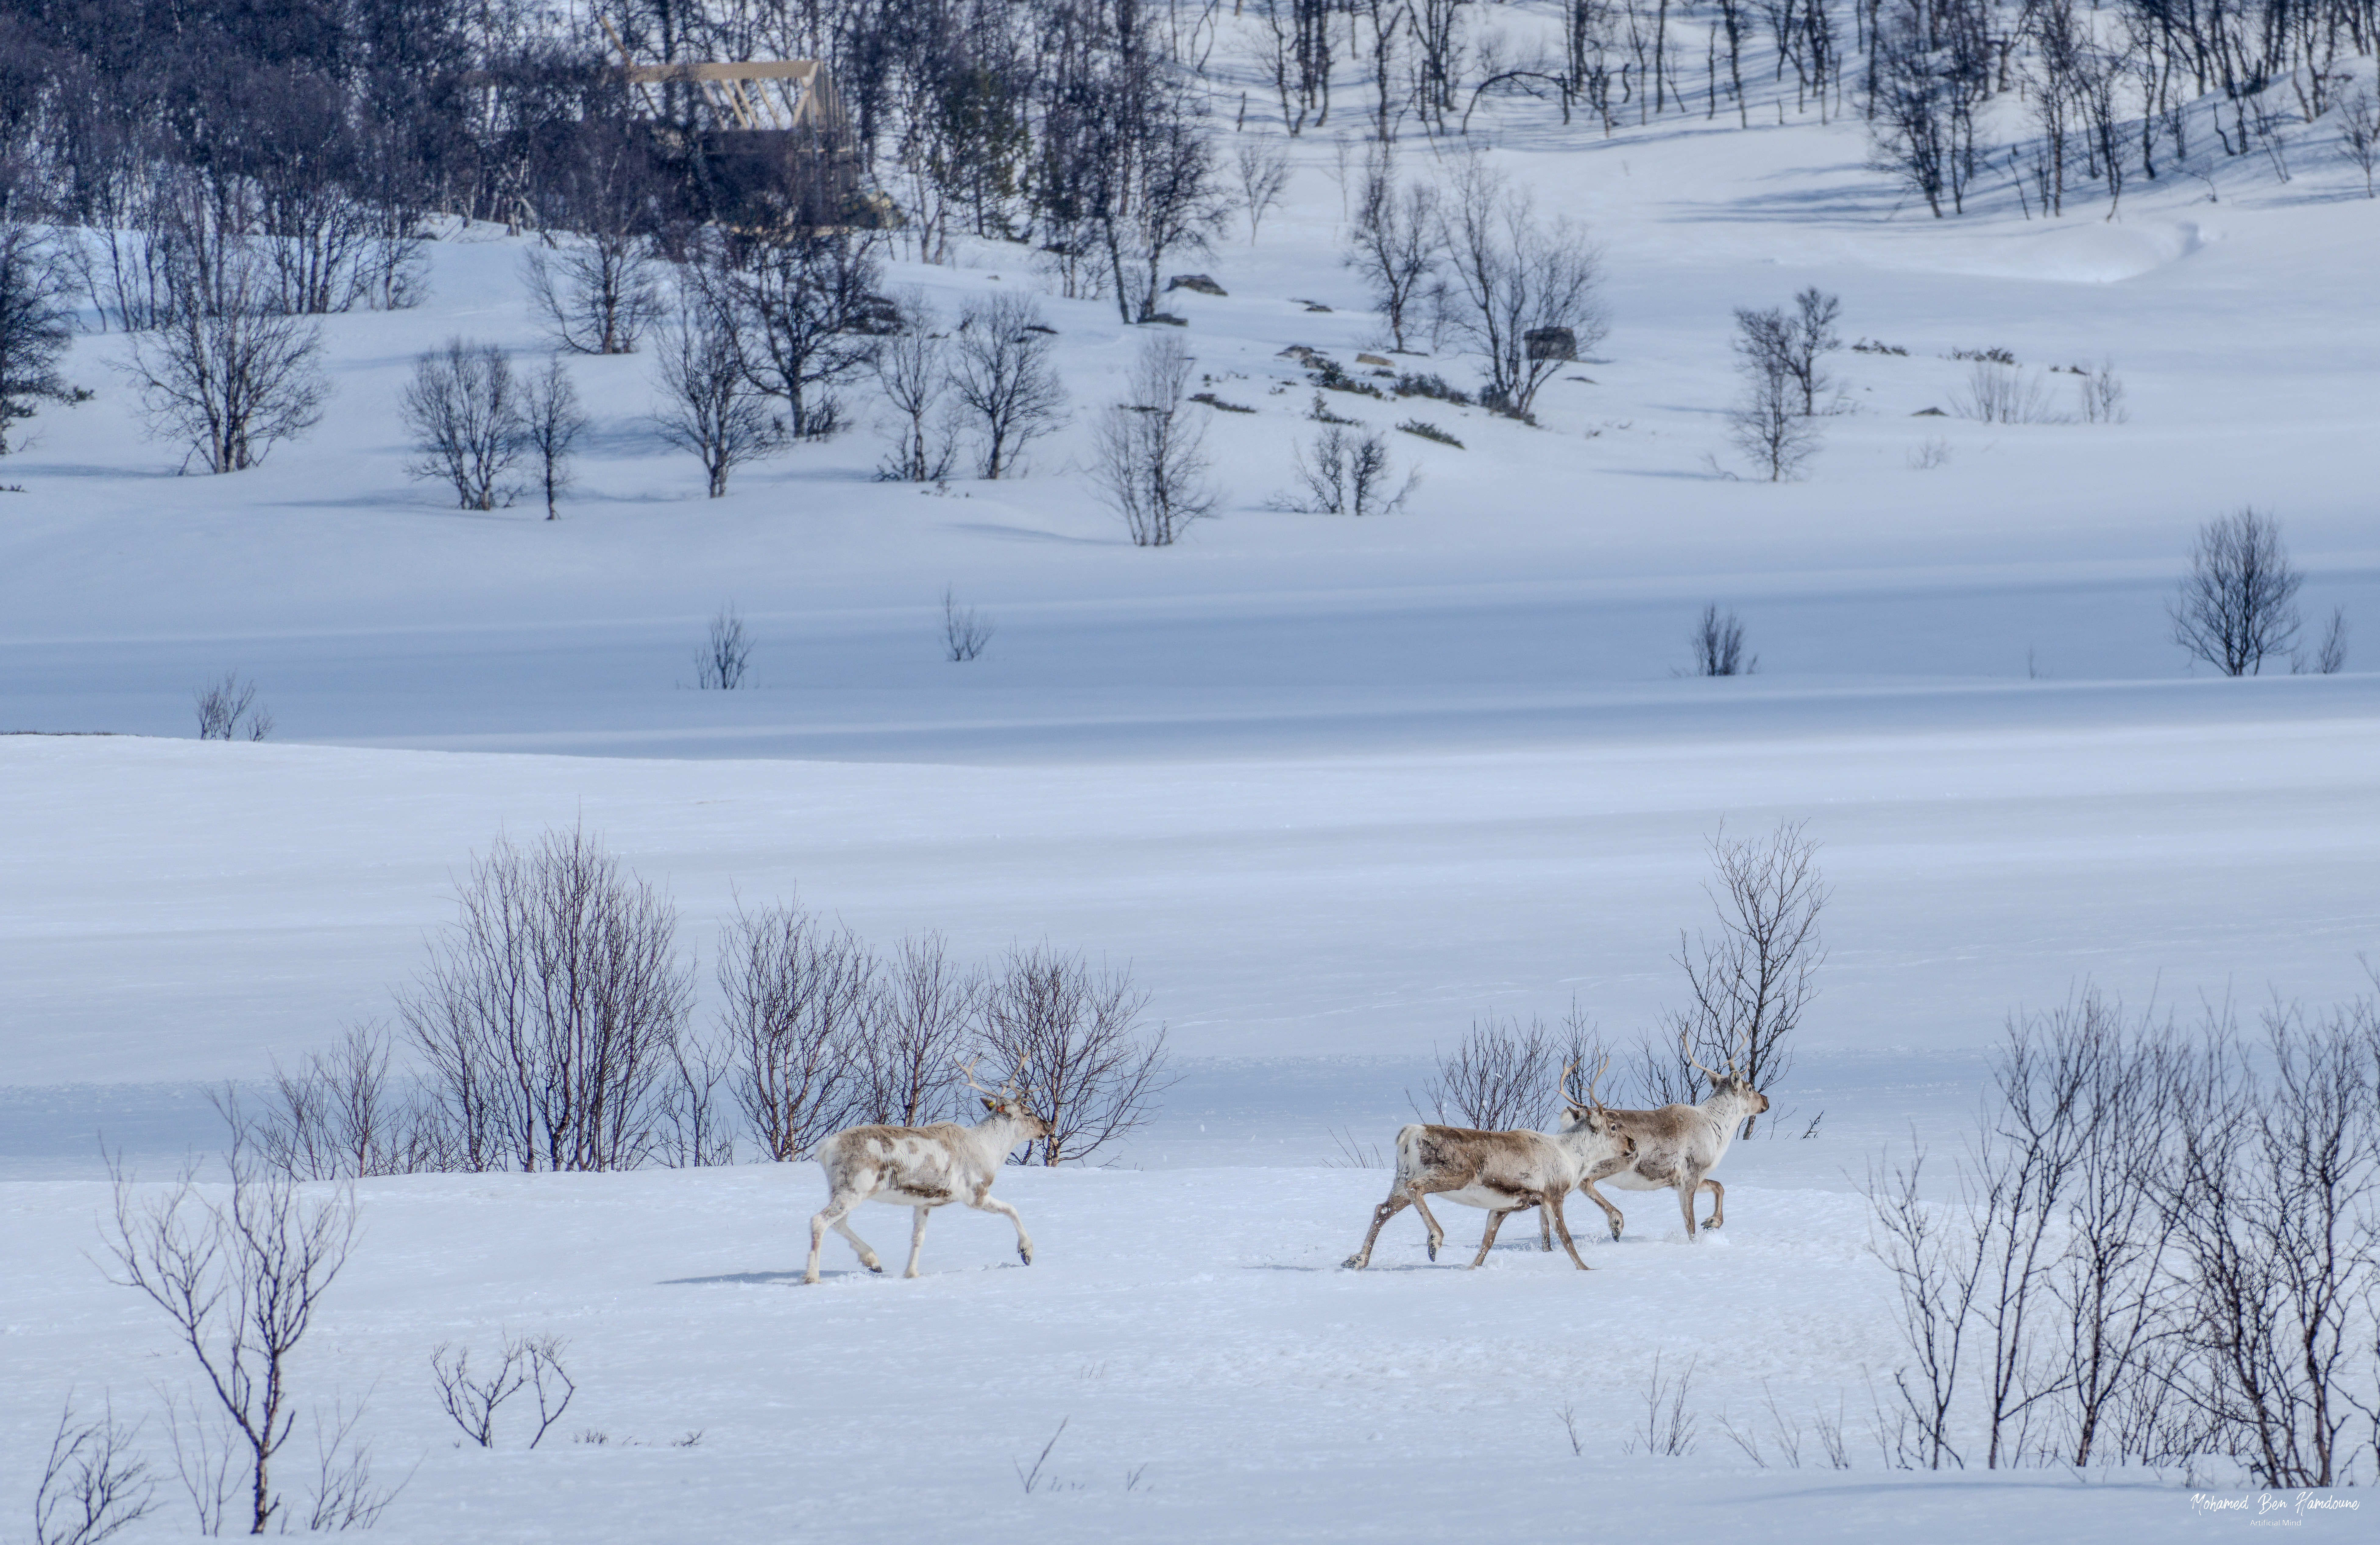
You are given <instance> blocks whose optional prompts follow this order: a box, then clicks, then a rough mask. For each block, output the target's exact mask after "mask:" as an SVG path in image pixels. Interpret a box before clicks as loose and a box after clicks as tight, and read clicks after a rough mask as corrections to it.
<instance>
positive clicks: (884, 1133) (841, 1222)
mask: <svg viewBox="0 0 2380 1545" xmlns="http://www.w3.org/2000/svg"><path fill="white" fill-rule="evenodd" d="M959 1071H960V1077H963V1078H965V1080H966V1086H967V1088H969V1089H974V1090H975V1091H976V1092H977V1093H978V1094H981V1095H982V1096H983V1097H984V1101H983V1108H984V1110H985V1112H986V1113H987V1114H986V1115H985V1117H984V1119H983V1120H981V1121H979V1122H977V1124H976V1125H973V1126H961V1125H959V1124H958V1123H956V1122H954V1121H938V1122H936V1123H935V1124H934V1125H931V1126H854V1127H851V1128H850V1129H848V1130H846V1131H843V1132H838V1133H836V1134H835V1135H834V1136H833V1137H829V1138H828V1139H827V1140H826V1141H825V1142H823V1143H820V1145H819V1149H818V1155H817V1157H818V1162H819V1167H820V1168H821V1169H823V1170H825V1171H826V1186H827V1198H826V1208H825V1210H822V1211H820V1213H819V1214H818V1216H816V1217H814V1218H812V1219H811V1220H810V1262H809V1268H808V1270H807V1271H804V1272H803V1273H802V1281H803V1282H804V1283H816V1282H817V1281H818V1280H819V1246H820V1244H821V1243H823V1242H824V1240H825V1238H826V1231H827V1230H828V1229H830V1228H832V1229H833V1230H834V1232H835V1233H837V1234H840V1235H843V1236H844V1238H845V1239H848V1240H850V1241H851V1245H852V1248H854V1249H856V1250H857V1251H858V1252H859V1263H860V1264H861V1265H862V1266H865V1267H867V1268H868V1270H869V1271H876V1272H881V1271H883V1270H884V1264H883V1262H881V1261H880V1260H879V1259H876V1252H875V1251H874V1250H871V1249H869V1248H868V1241H867V1240H865V1239H862V1238H861V1237H859V1235H856V1234H855V1233H853V1232H852V1228H851V1223H850V1222H849V1218H850V1213H851V1210H852V1209H853V1208H854V1207H856V1206H858V1205H859V1204H860V1203H861V1202H863V1201H880V1202H883V1203H885V1204H886V1205H888V1206H892V1207H907V1208H913V1209H915V1210H916V1211H917V1222H916V1224H915V1225H914V1226H913V1227H912V1228H911V1229H910V1231H909V1268H908V1270H907V1271H904V1272H902V1273H901V1274H902V1275H903V1276H904V1277H914V1276H916V1275H917V1254H918V1252H919V1251H920V1250H922V1249H924V1248H925V1246H926V1218H927V1216H928V1215H929V1213H931V1212H932V1211H933V1210H934V1209H935V1208H937V1207H943V1206H947V1205H948V1204H950V1203H952V1202H954V1201H958V1202H965V1204H966V1205H967V1206H969V1207H972V1208H974V1209H976V1210H978V1211H982V1212H998V1213H1001V1214H1002V1215H1003V1216H1005V1217H1006V1218H1007V1219H1008V1221H1009V1222H1010V1223H1014V1224H1015V1225H1016V1254H1017V1257H1018V1259H1022V1260H1023V1261H1024V1262H1025V1264H1026V1265H1027V1266H1030V1265H1032V1264H1033V1238H1032V1235H1028V1234H1026V1232H1025V1220H1024V1219H1023V1218H1020V1217H1018V1216H1017V1215H1016V1209H1014V1208H1013V1207H1011V1206H1009V1205H1008V1204H1007V1203H1006V1202H1004V1201H1002V1200H1001V1199H1000V1198H998V1197H995V1196H993V1195H992V1194H991V1182H992V1178H993V1177H994V1176H995V1175H997V1174H1000V1171H1001V1168H1002V1166H1003V1165H1005V1164H1006V1163H1007V1162H1008V1155H1009V1152H1010V1150H1013V1149H1014V1148H1015V1147H1016V1145H1017V1144H1019V1143H1022V1142H1028V1141H1030V1140H1031V1139H1033V1138H1035V1137H1048V1136H1049V1135H1050V1124H1049V1123H1048V1122H1046V1121H1044V1120H1042V1119H1041V1118H1040V1117H1039V1116H1037V1115H1035V1114H1034V1113H1032V1112H1030V1111H1028V1110H1026V1108H1025V1091H1024V1090H1023V1089H1018V1088H1017V1087H1016V1086H1015V1085H1014V1083H1013V1082H1012V1083H1011V1084H1009V1085H1008V1086H1007V1087H1005V1088H1003V1089H985V1088H984V1087H983V1086H982V1085H981V1084H978V1083H977V1082H976V1081H975V1064H973V1063H969V1064H966V1065H965V1067H964V1068H961V1069H960V1070H959Z"/></svg>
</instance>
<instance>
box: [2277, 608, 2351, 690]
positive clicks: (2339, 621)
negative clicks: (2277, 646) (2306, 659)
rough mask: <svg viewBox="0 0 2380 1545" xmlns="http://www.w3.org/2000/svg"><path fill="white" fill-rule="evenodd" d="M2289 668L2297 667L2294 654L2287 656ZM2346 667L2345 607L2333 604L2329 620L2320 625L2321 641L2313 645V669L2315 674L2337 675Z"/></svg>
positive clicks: (2294, 668) (2296, 659)
mask: <svg viewBox="0 0 2380 1545" xmlns="http://www.w3.org/2000/svg"><path fill="white" fill-rule="evenodd" d="M2289 668H2290V669H2291V670H2296V669H2298V668H2299V663H2298V658H2297V656H2296V655H2295V654H2291V655H2290V656H2289ZM2345 669H2347V608H2346V607H2344V606H2334V607H2332V608H2331V609H2330V620H2329V621H2328V622H2326V623H2325V624H2323V627H2322V642H2321V643H2319V644H2317V645H2315V646H2314V651H2313V671H2314V674H2315V675H2338V673H2339V672H2341V671H2343V670H2345Z"/></svg>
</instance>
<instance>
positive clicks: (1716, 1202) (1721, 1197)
mask: <svg viewBox="0 0 2380 1545" xmlns="http://www.w3.org/2000/svg"><path fill="white" fill-rule="evenodd" d="M1703 1189H1705V1190H1706V1191H1708V1192H1709V1193H1710V1194H1711V1215H1710V1222H1709V1223H1705V1224H1704V1225H1703V1227H1705V1228H1717V1227H1718V1226H1719V1224H1721V1223H1725V1222H1727V1187H1726V1186H1722V1185H1720V1184H1719V1183H1718V1181H1716V1180H1712V1179H1709V1178H1708V1177H1705V1179H1704V1181H1703Z"/></svg>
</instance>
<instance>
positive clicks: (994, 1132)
mask: <svg viewBox="0 0 2380 1545" xmlns="http://www.w3.org/2000/svg"><path fill="white" fill-rule="evenodd" d="M967 1130H968V1131H969V1132H971V1133H973V1134H974V1135H975V1140H976V1145H977V1148H979V1149H980V1150H982V1151H983V1155H984V1157H985V1159H986V1160H987V1161H989V1162H990V1164H991V1166H992V1167H993V1168H994V1169H997V1168H999V1167H1000V1166H1001V1165H1002V1164H1005V1163H1006V1162H1008V1156H1009V1154H1010V1153H1011V1152H1013V1151H1014V1150H1015V1147H1016V1145H1017V1144H1019V1143H1021V1142H1023V1141H1024V1140H1025V1124H1024V1123H1023V1122H1021V1121H1019V1120H1017V1119H1016V1118H1015V1117H1014V1116H1006V1115H986V1116H985V1117H984V1118H983V1119H982V1120H981V1121H979V1122H977V1123H976V1124H975V1125H973V1126H971V1127H969V1128H967Z"/></svg>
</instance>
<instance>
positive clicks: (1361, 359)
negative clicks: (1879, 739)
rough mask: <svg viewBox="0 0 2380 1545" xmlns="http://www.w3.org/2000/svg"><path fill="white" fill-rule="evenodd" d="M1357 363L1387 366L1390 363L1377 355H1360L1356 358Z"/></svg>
mask: <svg viewBox="0 0 2380 1545" xmlns="http://www.w3.org/2000/svg"><path fill="white" fill-rule="evenodd" d="M1355 363H1357V364H1359V365H1385V364H1387V363H1388V361H1387V360H1386V359H1381V358H1380V357H1379V356H1378V355H1377V354H1358V355H1357V356H1355Z"/></svg>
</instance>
